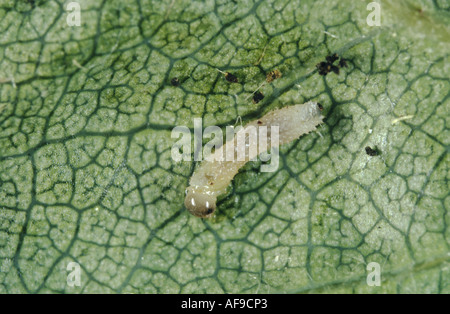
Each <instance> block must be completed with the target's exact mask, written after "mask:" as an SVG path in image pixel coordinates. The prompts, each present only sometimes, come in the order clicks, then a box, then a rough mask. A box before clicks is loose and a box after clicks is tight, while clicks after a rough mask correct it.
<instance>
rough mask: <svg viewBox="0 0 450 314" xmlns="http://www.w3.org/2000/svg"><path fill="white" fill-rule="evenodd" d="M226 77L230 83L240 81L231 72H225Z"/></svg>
mask: <svg viewBox="0 0 450 314" xmlns="http://www.w3.org/2000/svg"><path fill="white" fill-rule="evenodd" d="M225 79H226V80H227V81H228V82H230V83H238V82H239V80H238V78H237V77H236V76H234V75H233V74H231V73H229V72H226V73H225Z"/></svg>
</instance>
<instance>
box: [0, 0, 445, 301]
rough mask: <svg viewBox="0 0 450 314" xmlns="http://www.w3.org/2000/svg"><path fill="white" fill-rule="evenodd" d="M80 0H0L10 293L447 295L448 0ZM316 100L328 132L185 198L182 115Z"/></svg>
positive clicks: (2, 278)
mask: <svg viewBox="0 0 450 314" xmlns="http://www.w3.org/2000/svg"><path fill="white" fill-rule="evenodd" d="M77 2H78V3H79V4H80V7H81V26H80V27H77V26H68V24H67V17H68V14H69V13H70V12H67V11H66V3H65V2H63V1H52V0H40V1H36V0H35V1H25V0H19V1H13V0H2V1H1V2H0V34H1V36H0V82H1V83H0V293H17V292H18V293H24V292H28V293H37V292H38V293H45V292H49V293H51V292H64V293H90V292H119V293H120V292H124V293H169V292H172V293H202V292H217V293H243V292H248V293H261V292H264V293H265V292H343V293H347V292H355V293H381V292H387V293H396V292H400V293H413V292H419V293H420V292H431V293H450V255H449V251H450V250H449V246H450V229H449V225H450V215H449V208H450V197H449V193H448V191H449V183H448V178H449V162H450V157H449V154H448V152H449V143H450V131H449V129H450V127H449V126H450V120H449V109H450V97H449V93H450V81H449V77H450V59H449V51H450V42H449V38H450V27H449V25H450V14H449V8H450V3H449V2H448V0H433V1H431V0H429V1H427V0H408V1H406V0H403V1H395V4H393V1H384V0H383V1H380V3H381V9H382V11H381V23H382V26H381V27H376V26H375V27H370V26H368V25H367V23H366V18H367V16H368V14H369V13H371V11H368V10H367V4H368V3H369V1H351V0H327V1H325V0H323V1H313V0H310V1H300V0H290V1H288V0H275V1H257V2H251V1H243V0H241V1H228V0H220V1H191V0H164V1H160V0H154V1H150V0H140V1H139V0H137V1H133V0H128V1H119V0H117V1H87V0H80V1H77ZM333 52H338V53H339V54H340V55H341V56H343V57H344V58H345V59H347V63H348V68H343V69H341V71H340V74H339V75H336V74H335V73H330V74H328V75H327V76H320V75H319V74H318V73H317V70H316V67H315V65H316V64H317V63H319V62H321V61H324V60H325V57H326V56H327V55H329V54H330V53H333ZM274 69H278V70H279V71H280V72H281V73H282V77H281V78H279V79H277V80H275V81H273V82H271V83H267V84H266V85H264V86H263V87H262V88H261V90H260V91H261V92H262V93H263V94H264V96H265V97H264V99H263V100H262V101H260V102H259V103H258V104H254V103H252V101H251V93H252V92H254V91H255V90H256V89H257V88H258V87H259V86H260V85H261V84H262V82H264V81H265V77H266V74H267V73H268V72H270V71H272V70H274ZM218 70H221V71H224V72H230V73H232V74H233V75H235V76H236V77H237V78H238V80H239V82H238V83H230V82H228V81H227V80H226V79H225V77H224V76H223V74H221V73H220V72H219V71H218ZM175 77H176V78H178V79H179V82H180V84H179V86H172V84H171V80H172V79H173V78H175ZM249 96H250V98H249ZM308 100H316V101H320V102H321V103H322V104H323V106H324V115H325V116H326V119H325V123H324V125H323V126H322V127H320V129H319V131H320V133H318V132H317V133H311V134H308V135H307V136H304V137H302V138H301V139H300V140H298V141H295V142H293V143H291V144H289V145H285V146H283V147H282V149H281V156H280V157H281V158H280V168H279V169H278V171H277V172H274V173H260V172H259V166H260V164H259V163H258V162H252V163H249V164H247V165H246V166H245V167H244V168H243V169H242V171H241V172H240V173H239V174H238V175H237V176H236V178H235V180H234V181H233V182H232V185H231V186H230V189H229V192H228V193H227V194H226V195H224V196H223V197H222V198H221V199H220V200H219V206H218V213H217V215H216V217H215V218H214V219H211V220H201V219H199V218H196V217H193V216H191V215H190V214H189V213H188V212H187V211H186V209H185V208H184V205H183V201H184V191H185V188H186V187H187V185H188V180H189V177H190V175H191V174H192V171H193V169H194V166H195V164H194V163H192V162H180V163H176V162H174V161H173V160H172V158H171V153H170V152H171V147H172V145H173V144H174V142H175V141H176V139H172V138H171V130H172V128H173V127H175V126H182V125H186V126H188V127H190V128H192V127H193V119H194V118H195V117H203V118H204V127H206V126H209V125H219V126H221V127H225V126H226V125H234V124H235V121H236V120H237V118H238V117H241V118H242V120H243V122H246V121H249V120H251V119H253V118H256V117H259V116H261V115H262V114H264V113H265V112H267V111H269V110H271V109H273V108H279V107H283V106H287V105H291V104H296V103H303V102H305V101H308ZM366 146H370V147H372V148H376V149H377V151H378V152H379V154H378V156H368V155H367V154H366V152H365V150H364V149H365V147H366ZM71 262H75V263H78V264H79V265H80V267H81V277H80V279H81V280H80V282H81V286H79V287H78V286H74V287H71V286H69V285H68V282H67V276H68V275H69V274H70V269H69V271H68V270H67V269H68V268H67V267H68V265H69V263H71ZM372 262H376V263H379V264H380V266H381V286H380V287H370V286H368V285H367V283H366V278H367V276H368V273H369V271H367V268H366V267H367V264H369V263H372Z"/></svg>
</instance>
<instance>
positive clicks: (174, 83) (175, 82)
mask: <svg viewBox="0 0 450 314" xmlns="http://www.w3.org/2000/svg"><path fill="white" fill-rule="evenodd" d="M170 84H172V86H180V80H179V79H178V77H174V78H173V79H171V80H170Z"/></svg>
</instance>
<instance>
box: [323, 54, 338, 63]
mask: <svg viewBox="0 0 450 314" xmlns="http://www.w3.org/2000/svg"><path fill="white" fill-rule="evenodd" d="M326 59H327V62H328V63H334V61H336V60H337V59H339V57H338V55H337V53H335V54H332V55H330V56H327V57H326Z"/></svg>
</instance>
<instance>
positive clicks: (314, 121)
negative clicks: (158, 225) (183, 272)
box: [184, 101, 324, 218]
mask: <svg viewBox="0 0 450 314" xmlns="http://www.w3.org/2000/svg"><path fill="white" fill-rule="evenodd" d="M321 111H322V106H321V105H320V104H318V103H317V102H312V101H310V102H307V103H304V104H300V105H293V106H288V107H285V108H282V109H278V110H274V111H271V112H269V113H267V114H266V115H265V116H263V117H261V118H259V119H257V120H254V121H251V122H249V123H248V124H246V125H245V127H244V128H243V129H241V130H240V131H238V132H237V133H236V134H235V137H234V139H233V140H231V141H227V142H226V143H225V144H224V145H223V146H222V147H221V149H217V150H216V151H215V152H214V153H213V155H212V156H211V157H212V158H210V159H209V160H213V161H207V160H205V161H203V162H202V163H201V165H200V166H199V167H198V168H197V169H196V170H195V172H194V174H193V175H192V177H191V179H190V181H189V184H190V185H189V187H188V188H187V189H186V198H185V202H184V204H185V206H186V208H187V209H188V210H189V212H190V213H191V214H193V215H195V216H197V217H201V218H208V217H211V216H212V214H213V213H214V211H215V209H216V201H217V196H219V195H220V194H222V193H224V192H225V191H226V188H227V187H228V185H229V184H230V182H231V181H232V180H233V178H234V176H235V175H236V174H237V173H238V171H239V169H240V168H241V167H243V166H244V165H245V164H246V163H247V162H248V161H250V160H253V159H254V158H256V157H257V154H261V153H263V152H264V151H261V150H259V152H258V153H255V151H257V150H253V152H252V149H250V148H249V147H248V145H247V149H248V152H247V151H246V147H245V146H246V145H236V142H237V141H236V140H235V139H236V138H237V137H238V136H239V133H240V132H247V131H248V130H249V128H250V127H254V128H256V129H257V130H258V129H259V128H261V127H266V128H267V131H268V133H267V142H268V144H269V145H268V146H267V147H266V151H267V150H268V149H270V148H274V147H278V146H280V145H283V144H286V143H289V142H291V141H293V140H295V139H297V138H299V137H300V136H302V135H303V134H306V133H309V132H311V131H314V130H316V127H317V125H319V124H321V123H322V122H323V118H324V117H323V116H322V114H321ZM271 127H278V134H277V135H278V139H277V141H275V143H273V141H272V140H271V139H272V138H271V137H274V136H275V135H273V136H272V135H271V133H270V130H271ZM244 136H245V134H244ZM228 150H230V151H232V152H234V154H235V155H237V154H239V152H240V151H241V152H242V151H243V155H244V156H245V158H243V159H238V160H233V161H227V160H229V159H225V160H224V161H217V160H219V159H220V158H219V157H223V155H224V152H226V151H228Z"/></svg>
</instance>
